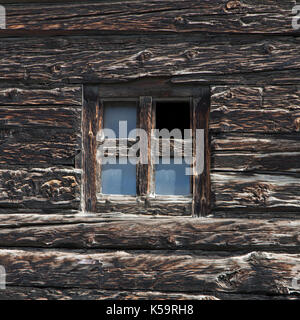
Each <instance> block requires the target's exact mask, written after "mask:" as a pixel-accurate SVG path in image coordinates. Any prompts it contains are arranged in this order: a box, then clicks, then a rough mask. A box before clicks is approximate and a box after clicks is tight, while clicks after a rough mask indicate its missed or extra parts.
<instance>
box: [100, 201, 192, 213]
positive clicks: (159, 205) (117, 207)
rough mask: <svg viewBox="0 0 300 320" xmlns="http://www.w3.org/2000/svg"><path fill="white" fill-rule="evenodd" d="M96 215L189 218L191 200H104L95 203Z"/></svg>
mask: <svg viewBox="0 0 300 320" xmlns="http://www.w3.org/2000/svg"><path fill="white" fill-rule="evenodd" d="M97 212H98V213H109V212H122V213H125V214H138V215H148V216H157V215H159V216H164V215H167V216H191V215H192V200H191V199H189V198H187V199H176V200H174V199H173V201H172V200H167V199H164V200H157V199H152V198H147V197H137V198H133V199H129V200H127V199H126V198H125V199H118V200H113V199H106V200H98V201H97Z"/></svg>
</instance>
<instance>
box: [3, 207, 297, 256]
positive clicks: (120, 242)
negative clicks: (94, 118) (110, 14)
mask: <svg viewBox="0 0 300 320" xmlns="http://www.w3.org/2000/svg"><path fill="white" fill-rule="evenodd" d="M299 227H300V221H299V220H287V219H286V220H274V221H271V220H264V219H261V220H257V219H233V218H232V219H222V218H219V219H215V218H202V219H195V218H189V217H184V218H179V217H176V218H175V217H173V218H166V217H157V218H150V217H145V216H143V217H142V216H137V215H136V216H131V215H129V216H128V215H127V214H122V215H120V214H116V213H114V214H111V215H107V216H106V217H105V216H103V215H98V216H95V215H86V214H84V215H55V214H53V215H37V214H35V215H34V214H9V215H5V214H1V215H0V246H1V247H2V248H3V247H11V246H13V247H26V248H29V247H33V248H73V249H161V250H162V249H187V250H205V251H218V252H221V251H222V252H233V251H253V250H255V251H262V250H272V251H278V252H291V253H299V252H300V239H299V236H298V233H299Z"/></svg>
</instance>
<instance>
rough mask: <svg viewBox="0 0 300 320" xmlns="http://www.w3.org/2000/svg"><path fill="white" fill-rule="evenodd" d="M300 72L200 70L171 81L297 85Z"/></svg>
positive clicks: (214, 83)
mask: <svg viewBox="0 0 300 320" xmlns="http://www.w3.org/2000/svg"><path fill="white" fill-rule="evenodd" d="M299 81H300V74H299V71H298V70H297V69H295V70H293V69H291V70H272V71H268V70H266V71H263V70H262V71H260V72H250V73H248V72H240V73H234V74H223V75H219V74H218V75H216V74H204V73H201V72H195V73H193V74H192V73H190V74H188V75H182V76H180V75H179V76H173V77H172V78H171V82H172V83H175V84H177V85H187V84H189V85H192V84H200V85H212V86H215V85H253V86H257V85H260V86H263V85H298V84H299Z"/></svg>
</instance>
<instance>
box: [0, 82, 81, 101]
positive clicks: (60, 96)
mask: <svg viewBox="0 0 300 320" xmlns="http://www.w3.org/2000/svg"><path fill="white" fill-rule="evenodd" d="M0 105H4V106H7V105H17V106H24V105H36V106H39V105H46V106H47V105H69V106H81V105H82V93H81V87H80V86H61V87H50V88H49V86H45V85H27V86H26V85H18V84H14V86H9V85H7V84H6V85H5V84H4V85H3V84H2V85H0Z"/></svg>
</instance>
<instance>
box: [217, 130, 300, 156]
mask: <svg viewBox="0 0 300 320" xmlns="http://www.w3.org/2000/svg"><path fill="white" fill-rule="evenodd" d="M211 149H212V150H213V151H214V152H216V153H218V152H220V151H224V152H225V151H226V152H228V151H237V152H239V151H243V152H251V153H253V154H254V153H256V152H257V153H260V152H261V153H263V152H264V153H268V152H270V153H276V152H278V153H280V152H282V153H284V152H287V153H288V152H300V135H299V134H298V133H296V134H291V135H288V134H285V135H284V134H269V135H268V134H260V133H252V134H251V133H243V134H242V135H241V134H240V133H221V134H212V135H211ZM286 160H287V159H286Z"/></svg>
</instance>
